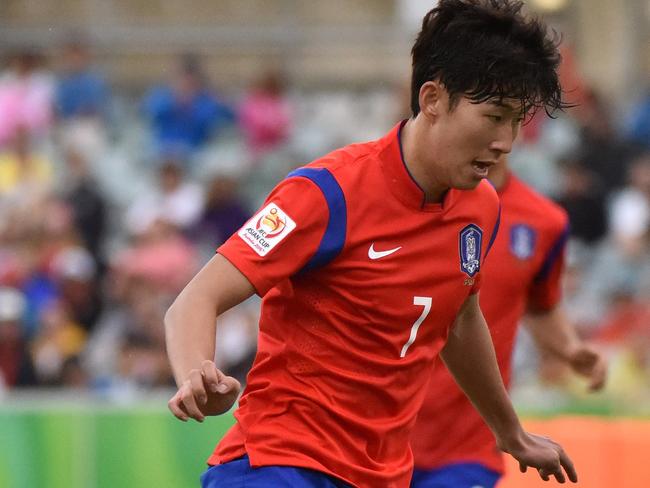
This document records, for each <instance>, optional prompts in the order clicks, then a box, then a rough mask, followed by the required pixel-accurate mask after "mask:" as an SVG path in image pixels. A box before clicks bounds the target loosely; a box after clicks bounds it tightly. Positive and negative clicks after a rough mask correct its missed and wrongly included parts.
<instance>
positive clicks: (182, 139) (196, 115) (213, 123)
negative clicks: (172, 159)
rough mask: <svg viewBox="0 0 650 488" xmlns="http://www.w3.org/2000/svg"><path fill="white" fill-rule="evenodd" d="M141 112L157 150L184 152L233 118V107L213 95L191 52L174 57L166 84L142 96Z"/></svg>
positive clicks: (216, 131)
mask: <svg viewBox="0 0 650 488" xmlns="http://www.w3.org/2000/svg"><path fill="white" fill-rule="evenodd" d="M144 113H145V115H146V117H147V119H148V121H149V123H150V124H151V127H152V129H153V132H154V137H155V140H156V145H157V149H158V153H159V154H167V153H173V154H187V155H191V154H192V153H193V152H194V151H195V150H197V149H200V148H201V147H203V146H204V145H205V143H206V142H207V141H208V140H209V138H210V137H213V136H215V135H216V134H217V133H218V131H219V130H220V129H221V128H222V127H223V126H224V125H227V124H230V123H232V122H234V120H235V115H234V112H233V110H232V109H231V108H230V106H228V104H226V103H225V102H224V101H222V100H221V99H220V98H219V97H217V96H216V95H215V93H214V92H213V90H212V89H211V88H210V86H209V82H208V80H207V78H206V75H205V73H204V72H203V68H202V67H201V65H200V63H199V60H198V58H197V57H196V56H194V55H185V56H183V57H181V58H180V59H179V60H178V63H177V66H176V69H175V71H174V77H173V79H172V80H171V82H170V83H169V84H167V85H161V86H158V87H155V88H152V89H151V90H150V91H149V92H148V93H147V94H146V96H145V100H144Z"/></svg>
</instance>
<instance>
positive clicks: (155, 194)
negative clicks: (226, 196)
mask: <svg viewBox="0 0 650 488" xmlns="http://www.w3.org/2000/svg"><path fill="white" fill-rule="evenodd" d="M203 207H204V195H203V188H202V187H201V186H200V185H199V184H198V183H194V182H192V181H188V180H187V179H186V177H185V169H184V167H183V165H182V164H181V163H180V162H179V161H177V160H172V159H167V160H166V161H165V162H164V163H163V164H162V165H161V166H160V167H159V169H158V180H157V181H156V186H155V187H154V188H153V189H151V190H150V191H149V192H147V193H142V194H141V195H140V196H138V197H137V198H136V200H135V201H134V202H133V203H132V204H131V205H130V207H129V208H128V209H127V213H126V228H127V229H129V231H130V232H131V233H133V234H140V233H142V232H143V231H145V230H146V229H147V228H149V226H151V225H152V224H153V223H154V222H155V221H156V220H159V219H163V220H165V221H166V222H168V223H170V224H173V225H174V226H176V227H177V228H178V229H179V230H182V231H188V230H189V229H191V228H192V226H194V224H196V222H197V221H198V220H199V218H200V217H201V213H202V211H203Z"/></svg>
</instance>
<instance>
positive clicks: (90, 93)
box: [54, 36, 110, 121]
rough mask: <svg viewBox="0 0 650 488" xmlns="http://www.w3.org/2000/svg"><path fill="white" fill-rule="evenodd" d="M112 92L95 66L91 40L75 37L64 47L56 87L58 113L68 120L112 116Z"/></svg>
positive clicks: (100, 118) (103, 118) (102, 118)
mask: <svg viewBox="0 0 650 488" xmlns="http://www.w3.org/2000/svg"><path fill="white" fill-rule="evenodd" d="M109 101H110V99H109V89H108V84H107V83H106V80H105V78H104V75H103V74H102V73H101V71H99V69H97V68H96V67H95V66H93V65H92V56H91V54H90V49H89V46H88V41H87V40H85V39H83V38H81V37H79V36H74V37H73V38H70V39H69V40H68V41H67V42H66V43H65V45H64V46H63V56H62V69H61V71H60V72H59V73H58V80H57V84H56V96H55V100H54V103H55V105H54V106H55V109H56V114H57V115H58V116H59V117H60V118H61V119H62V120H64V121H68V120H71V119H83V118H92V119H99V120H105V119H106V117H107V115H108V104H109Z"/></svg>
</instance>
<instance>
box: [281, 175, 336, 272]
mask: <svg viewBox="0 0 650 488" xmlns="http://www.w3.org/2000/svg"><path fill="white" fill-rule="evenodd" d="M293 176H302V177H303V178H308V179H310V180H311V181H313V182H314V183H315V184H316V186H318V188H320V190H321V191H322V192H323V196H324V197H325V201H326V202H327V207H328V209H329V220H328V222H327V228H326V229H325V234H323V238H322V239H321V242H320V245H319V246H318V250H317V251H316V254H314V255H313V256H312V258H311V259H310V260H309V261H308V262H307V264H306V265H305V266H304V267H303V268H302V270H300V272H301V273H302V272H305V271H309V270H311V269H314V268H320V267H322V266H325V265H326V264H328V263H329V262H330V261H332V260H333V259H334V258H336V256H338V255H339V253H340V252H341V250H342V249H343V245H344V244H345V236H346V229H347V217H348V212H347V207H346V204H345V195H344V194H343V190H342V189H341V186H340V185H339V183H338V181H336V178H334V176H333V175H332V173H330V172H329V170H328V169H327V168H298V169H297V170H295V171H292V172H291V173H289V175H288V176H287V178H291V177H293Z"/></svg>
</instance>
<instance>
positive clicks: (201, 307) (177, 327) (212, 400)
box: [165, 254, 255, 422]
mask: <svg viewBox="0 0 650 488" xmlns="http://www.w3.org/2000/svg"><path fill="white" fill-rule="evenodd" d="M254 291H255V290H254V288H253V286H252V285H251V283H250V282H249V281H248V279H246V277H245V276H244V275H243V274H241V273H240V272H239V270H238V269H237V268H235V267H234V266H233V265H232V264H231V263H230V262H229V261H228V260H227V259H225V258H224V257H223V256H221V255H220V254H216V255H215V256H214V257H213V258H212V259H211V260H210V261H209V262H208V263H207V264H206V265H205V266H204V267H203V269H201V271H199V272H198V274H197V275H196V276H195V277H194V278H193V279H192V281H190V282H189V283H188V285H187V286H186V287H185V288H184V289H183V291H182V292H181V293H180V294H179V295H178V297H177V298H176V300H175V301H174V303H173V304H172V305H171V307H170V308H169V310H168V311H167V313H166V314H165V339H166V344H167V354H168V356H169V361H170V363H171V366H172V370H173V372H174V378H175V380H176V384H177V386H178V391H177V392H176V394H175V395H174V396H173V397H172V398H171V400H169V403H168V405H169V409H170V410H171V411H172V413H173V414H174V415H175V416H176V417H177V418H179V419H181V420H187V419H188V418H193V419H195V420H198V421H199V422H202V421H203V420H204V418H205V416H206V415H219V414H221V413H223V412H226V411H227V410H228V409H230V407H231V406H232V404H233V403H234V402H235V400H236V399H237V395H238V394H239V390H240V385H239V382H238V381H237V380H236V379H235V378H232V377H229V376H226V375H224V374H223V373H222V372H221V371H219V370H218V369H217V367H216V366H215V364H214V354H215V335H216V318H217V316H218V315H219V314H221V313H223V312H225V311H226V310H228V309H230V308H232V307H233V306H235V305H237V304H239V303H241V302H243V301H244V300H246V299H247V298H248V297H250V296H251V295H252V294H253V293H254Z"/></svg>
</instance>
